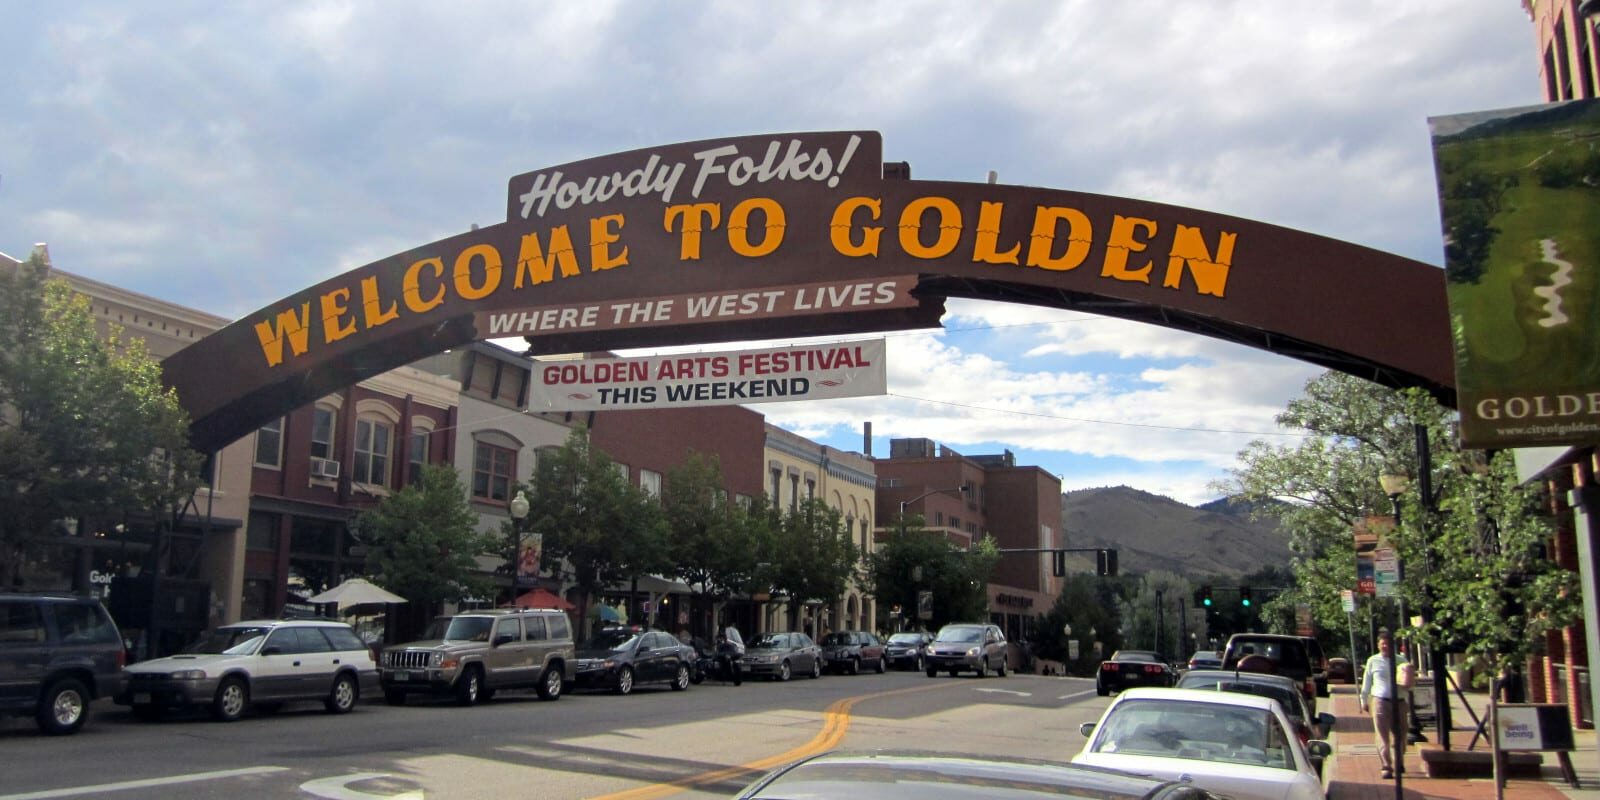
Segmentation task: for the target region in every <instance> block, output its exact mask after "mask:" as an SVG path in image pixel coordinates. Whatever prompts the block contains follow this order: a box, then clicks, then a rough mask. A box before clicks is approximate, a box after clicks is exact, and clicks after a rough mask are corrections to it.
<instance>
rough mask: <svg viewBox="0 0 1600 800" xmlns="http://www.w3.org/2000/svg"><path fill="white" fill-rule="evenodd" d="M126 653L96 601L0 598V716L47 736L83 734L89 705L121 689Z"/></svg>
mask: <svg viewBox="0 0 1600 800" xmlns="http://www.w3.org/2000/svg"><path fill="white" fill-rule="evenodd" d="M126 663H127V653H126V651H124V650H123V649H122V634H120V633H118V632H117V624H116V623H115V622H112V621H111V615H110V614H107V613H106V610H105V608H103V607H102V606H101V605H100V601H99V600H96V599H94V598H92V597H80V596H74V595H67V594H3V593H0V713H4V714H31V715H33V718H34V719H35V720H36V721H38V723H39V729H40V730H42V731H44V732H45V733H48V734H52V735H61V734H66V733H72V732H74V731H76V730H78V729H79V728H81V727H83V723H84V720H86V719H88V716H89V703H90V701H92V700H94V699H95V698H96V697H110V696H113V695H115V694H117V693H118V692H119V691H121V690H122V686H123V680H124V679H123V676H122V667H123V665H124V664H126Z"/></svg>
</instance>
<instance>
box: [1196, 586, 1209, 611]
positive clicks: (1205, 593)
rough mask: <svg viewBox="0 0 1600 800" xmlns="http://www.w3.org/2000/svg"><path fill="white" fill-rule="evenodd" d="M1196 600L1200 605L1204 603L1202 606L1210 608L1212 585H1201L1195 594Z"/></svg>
mask: <svg viewBox="0 0 1600 800" xmlns="http://www.w3.org/2000/svg"><path fill="white" fill-rule="evenodd" d="M1195 602H1196V603H1199V604H1200V605H1202V606H1204V607H1206V608H1210V607H1211V587H1210V586H1202V587H1200V591H1199V592H1198V593H1196V594H1195Z"/></svg>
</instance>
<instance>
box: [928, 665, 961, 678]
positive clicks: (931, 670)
mask: <svg viewBox="0 0 1600 800" xmlns="http://www.w3.org/2000/svg"><path fill="white" fill-rule="evenodd" d="M950 674H952V675H954V674H955V673H953V672H952V673H950ZM928 677H930V678H937V677H939V670H937V669H935V668H933V667H928Z"/></svg>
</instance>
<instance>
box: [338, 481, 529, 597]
mask: <svg viewBox="0 0 1600 800" xmlns="http://www.w3.org/2000/svg"><path fill="white" fill-rule="evenodd" d="M477 521H478V515H477V514H476V513H474V512H473V511H472V509H471V508H469V507H468V505H467V499H466V489H465V487H463V486H462V485H461V481H460V479H459V477H458V476H457V475H456V471H455V470H454V469H453V468H451V467H447V466H437V465H429V466H425V467H423V469H422V475H421V480H419V481H418V482H416V483H415V484H412V485H410V486H406V487H404V488H402V489H400V490H399V491H396V492H395V493H393V494H391V495H389V496H388V497H385V498H383V500H382V501H380V502H379V503H378V505H376V506H374V507H373V508H371V509H368V510H366V511H363V512H361V514H360V515H358V516H357V517H356V520H355V523H354V525H353V528H354V530H355V533H356V536H357V538H358V539H360V540H361V542H362V543H363V544H365V545H366V547H367V569H368V570H370V571H371V573H372V578H373V580H374V581H375V582H376V583H378V585H380V586H382V587H384V588H385V589H388V590H389V591H391V592H394V593H395V594H398V595H400V596H401V597H404V598H406V599H407V600H410V601H411V602H413V603H417V604H425V605H433V604H437V603H440V602H444V601H457V600H461V599H462V598H464V597H469V596H480V597H482V596H487V595H488V594H490V593H491V592H493V591H494V586H493V580H492V579H491V578H489V577H487V576H485V575H483V574H482V572H481V571H480V570H479V569H478V563H477V556H478V554H480V553H490V552H499V551H500V549H501V548H500V544H501V540H500V537H498V536H495V535H493V534H491V533H485V532H481V531H479V530H478V529H477Z"/></svg>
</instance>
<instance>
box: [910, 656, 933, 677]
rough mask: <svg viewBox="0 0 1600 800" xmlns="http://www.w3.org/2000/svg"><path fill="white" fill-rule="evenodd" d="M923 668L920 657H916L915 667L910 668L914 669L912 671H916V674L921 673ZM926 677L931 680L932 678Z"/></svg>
mask: <svg viewBox="0 0 1600 800" xmlns="http://www.w3.org/2000/svg"><path fill="white" fill-rule="evenodd" d="M924 668H925V667H924V666H923V661H922V656H917V661H916V665H915V666H913V667H912V669H914V670H916V671H918V672H921V671H922V670H923V669H924ZM928 677H930V678H931V677H933V676H932V675H929V676H928Z"/></svg>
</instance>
